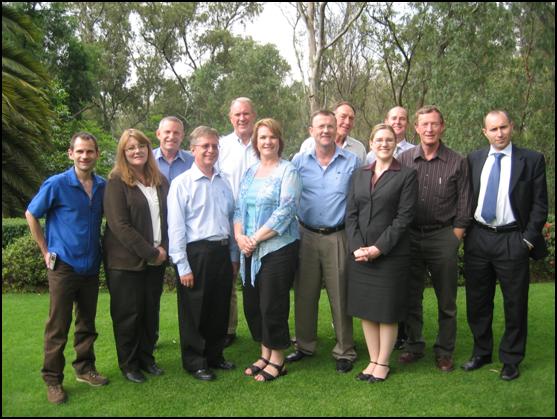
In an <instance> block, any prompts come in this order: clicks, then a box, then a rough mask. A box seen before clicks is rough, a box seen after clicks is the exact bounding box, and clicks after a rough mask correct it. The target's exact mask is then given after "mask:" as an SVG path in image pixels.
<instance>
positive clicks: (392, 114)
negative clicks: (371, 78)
mask: <svg viewBox="0 0 557 419" xmlns="http://www.w3.org/2000/svg"><path fill="white" fill-rule="evenodd" d="M384 122H385V124H387V125H390V126H391V127H392V128H393V131H394V132H395V136H396V149H395V154H394V157H395V158H397V157H398V156H399V155H400V154H402V153H403V152H405V151H406V150H410V149H411V148H414V147H416V146H415V145H414V144H411V143H409V142H408V141H406V128H407V127H408V111H407V110H406V109H405V108H403V107H402V106H395V107H394V108H392V109H390V110H389V112H387V115H386V116H385V121H384ZM374 161H375V154H374V153H373V151H371V144H370V152H369V153H367V157H366V162H367V164H371V163H373V162H374Z"/></svg>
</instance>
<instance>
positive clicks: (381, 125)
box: [369, 123, 396, 147]
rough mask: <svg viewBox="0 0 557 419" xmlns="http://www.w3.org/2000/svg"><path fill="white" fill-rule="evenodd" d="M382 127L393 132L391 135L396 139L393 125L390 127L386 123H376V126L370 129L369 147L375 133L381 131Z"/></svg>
mask: <svg viewBox="0 0 557 419" xmlns="http://www.w3.org/2000/svg"><path fill="white" fill-rule="evenodd" d="M382 129H386V130H387V131H390V132H391V134H393V137H394V138H395V140H396V134H395V130H394V129H393V127H391V126H390V125H388V124H383V123H381V124H377V125H376V126H374V127H373V129H372V130H371V134H370V135H369V144H370V147H371V143H372V141H373V139H374V138H375V135H376V134H377V132H378V131H381V130H382Z"/></svg>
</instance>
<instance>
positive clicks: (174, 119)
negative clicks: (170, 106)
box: [159, 116, 184, 132]
mask: <svg viewBox="0 0 557 419" xmlns="http://www.w3.org/2000/svg"><path fill="white" fill-rule="evenodd" d="M165 122H176V123H177V124H178V125H180V126H181V127H182V132H183V131H184V123H183V122H182V120H181V119H180V118H178V117H176V116H165V117H164V118H163V119H161V122H159V129H161V128H162V126H163V125H164V123H165Z"/></svg>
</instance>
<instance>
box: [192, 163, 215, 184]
mask: <svg viewBox="0 0 557 419" xmlns="http://www.w3.org/2000/svg"><path fill="white" fill-rule="evenodd" d="M190 171H191V176H192V177H193V180H194V181H198V180H200V179H203V178H205V179H209V178H208V177H207V176H205V175H204V174H203V172H202V171H201V170H200V169H199V167H197V164H195V162H193V164H192V165H191V168H190ZM217 176H219V177H220V172H219V170H218V169H217V165H216V164H215V165H214V166H213V179H214V178H215V177H217ZM210 180H212V179H210Z"/></svg>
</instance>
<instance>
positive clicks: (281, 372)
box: [257, 361, 288, 382]
mask: <svg viewBox="0 0 557 419" xmlns="http://www.w3.org/2000/svg"><path fill="white" fill-rule="evenodd" d="M268 365H270V366H271V367H273V368H274V369H276V370H277V371H278V374H277V375H272V374H269V373H268V372H267V371H265V370H261V371H260V372H259V374H258V375H260V376H262V377H263V378H264V380H263V382H265V381H273V380H276V379H277V378H279V377H280V376H282V375H286V374H287V373H288V371H287V370H286V368H285V366H284V363H283V364H282V365H277V364H275V363H273V362H271V361H269V364H268ZM257 381H259V380H257Z"/></svg>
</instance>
